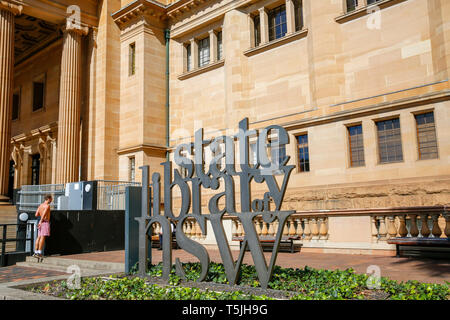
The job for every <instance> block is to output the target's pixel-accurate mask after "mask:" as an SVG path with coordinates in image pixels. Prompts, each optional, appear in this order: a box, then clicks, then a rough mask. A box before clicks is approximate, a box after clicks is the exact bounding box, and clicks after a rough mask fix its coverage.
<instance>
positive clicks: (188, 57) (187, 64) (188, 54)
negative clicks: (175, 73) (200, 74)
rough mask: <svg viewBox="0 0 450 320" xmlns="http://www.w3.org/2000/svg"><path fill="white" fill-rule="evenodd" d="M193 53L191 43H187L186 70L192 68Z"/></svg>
mask: <svg viewBox="0 0 450 320" xmlns="http://www.w3.org/2000/svg"><path fill="white" fill-rule="evenodd" d="M191 61H192V53H191V44H188V45H186V71H191V70H192V65H191Z"/></svg>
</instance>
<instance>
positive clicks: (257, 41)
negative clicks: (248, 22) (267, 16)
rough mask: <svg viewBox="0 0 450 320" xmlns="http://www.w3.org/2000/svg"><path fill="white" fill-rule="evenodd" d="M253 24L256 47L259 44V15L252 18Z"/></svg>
mask: <svg viewBox="0 0 450 320" xmlns="http://www.w3.org/2000/svg"><path fill="white" fill-rule="evenodd" d="M253 24H254V27H255V47H257V46H259V44H260V43H261V29H260V23H259V15H258V16H255V17H254V18H253Z"/></svg>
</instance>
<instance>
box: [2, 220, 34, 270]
mask: <svg viewBox="0 0 450 320" xmlns="http://www.w3.org/2000/svg"><path fill="white" fill-rule="evenodd" d="M18 226H20V225H19V224H17V223H8V224H0V228H1V229H2V232H1V234H0V235H1V238H0V246H1V249H0V267H5V266H6V255H7V254H8V253H12V252H14V253H19V252H23V253H26V254H31V253H33V248H34V242H35V239H36V230H35V229H36V224H34V223H32V222H29V223H26V224H25V225H22V226H23V227H25V233H23V237H18V236H14V237H13V238H11V237H10V234H11V233H8V227H10V229H13V232H14V233H16V230H17V227H18ZM18 242H22V243H23V244H24V245H23V246H22V247H23V251H16V250H7V249H8V248H7V243H14V244H15V245H14V247H16V246H17V245H16V243H18Z"/></svg>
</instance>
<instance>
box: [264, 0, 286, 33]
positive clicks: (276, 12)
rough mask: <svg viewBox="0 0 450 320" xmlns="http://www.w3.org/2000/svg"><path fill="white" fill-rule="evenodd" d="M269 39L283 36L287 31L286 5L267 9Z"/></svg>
mask: <svg viewBox="0 0 450 320" xmlns="http://www.w3.org/2000/svg"><path fill="white" fill-rule="evenodd" d="M268 17H269V41H272V40H275V39H278V38H281V37H283V36H284V35H285V34H286V32H287V24H286V5H284V4H283V5H281V6H279V7H276V8H274V9H272V10H270V11H269V13H268Z"/></svg>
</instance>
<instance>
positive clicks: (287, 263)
mask: <svg viewBox="0 0 450 320" xmlns="http://www.w3.org/2000/svg"><path fill="white" fill-rule="evenodd" d="M208 252H209V255H210V259H211V261H214V262H221V258H220V253H219V251H218V250H211V249H210V250H208ZM152 254H153V263H158V262H160V261H161V257H162V251H160V250H157V249H153V250H152ZM238 254H239V252H238V251H233V255H234V257H235V259H237V257H238ZM265 254H266V260H267V261H269V257H270V252H266V253H265ZM64 257H65V258H70V259H81V260H92V261H105V262H122V263H123V262H124V259H125V252H124V251H110V252H97V253H88V254H77V255H69V256H64ZM61 258H63V257H61ZM172 258H173V261H175V258H180V260H181V261H182V262H197V261H198V260H197V258H195V257H194V256H192V255H190V254H188V253H186V252H185V251H183V250H173V254H172ZM244 263H247V264H253V261H252V258H251V254H250V252H247V253H246V255H245V257H244ZM277 265H279V266H281V267H286V268H304V267H305V266H309V267H313V268H317V269H331V270H335V269H340V270H345V269H347V268H353V269H354V270H355V271H356V272H357V273H367V268H368V267H369V266H371V265H376V266H378V267H379V268H380V270H381V276H383V277H388V278H390V279H393V280H397V281H407V280H418V281H421V282H430V283H445V281H450V261H449V260H437V259H423V258H420V259H417V258H406V257H405V258H403V257H402V258H396V257H386V256H370V255H348V254H330V253H327V254H324V253H305V252H302V253H298V252H297V253H292V254H291V253H285V252H280V253H278V257H277Z"/></svg>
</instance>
